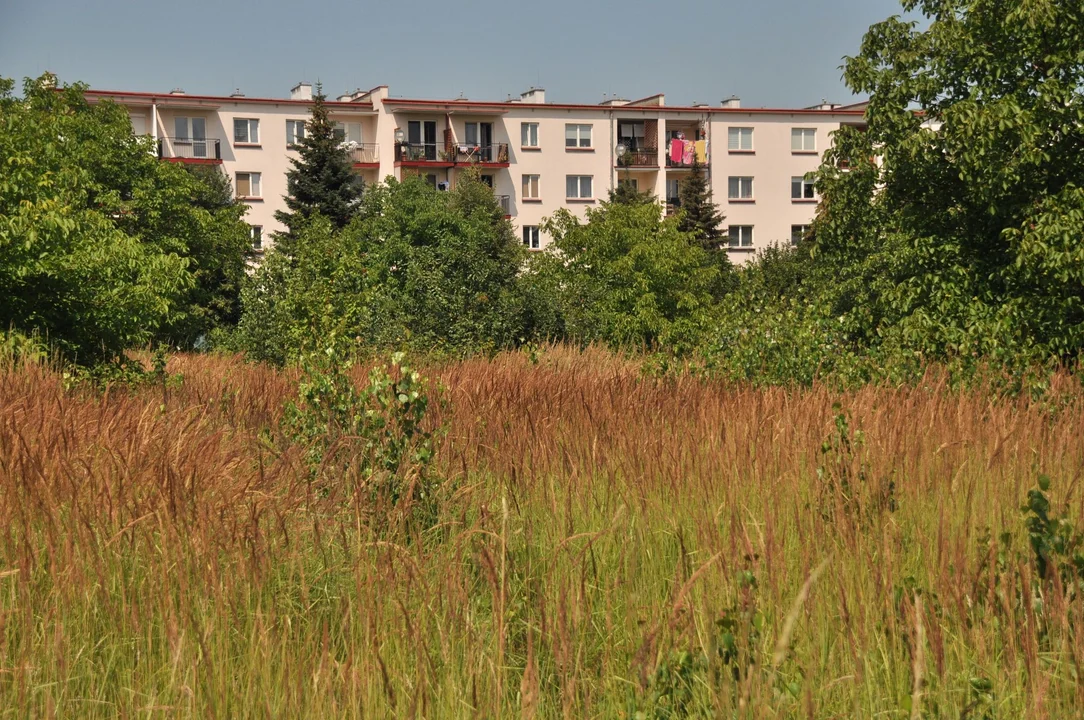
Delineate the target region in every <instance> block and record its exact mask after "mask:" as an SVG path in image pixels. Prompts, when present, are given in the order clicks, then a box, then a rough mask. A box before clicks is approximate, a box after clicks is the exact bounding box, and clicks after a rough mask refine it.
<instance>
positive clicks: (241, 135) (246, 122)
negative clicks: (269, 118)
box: [233, 118, 260, 145]
mask: <svg viewBox="0 0 1084 720" xmlns="http://www.w3.org/2000/svg"><path fill="white" fill-rule="evenodd" d="M233 141H234V142H235V143H242V144H244V143H248V144H249V145H257V144H259V142H260V121H259V120H256V119H255V118H234V119H233Z"/></svg>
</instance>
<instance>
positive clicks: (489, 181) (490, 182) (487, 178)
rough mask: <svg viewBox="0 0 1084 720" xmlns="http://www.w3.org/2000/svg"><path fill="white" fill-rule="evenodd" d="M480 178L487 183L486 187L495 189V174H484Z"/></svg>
mask: <svg viewBox="0 0 1084 720" xmlns="http://www.w3.org/2000/svg"><path fill="white" fill-rule="evenodd" d="M478 179H479V180H481V181H482V184H483V185H485V186H486V187H488V188H489V189H490V190H492V189H493V176H492V175H482V176H480V177H479V178H478Z"/></svg>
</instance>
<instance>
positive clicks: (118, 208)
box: [0, 76, 194, 362]
mask: <svg viewBox="0 0 1084 720" xmlns="http://www.w3.org/2000/svg"><path fill="white" fill-rule="evenodd" d="M13 87H14V83H13V82H12V81H10V80H3V81H0V168H3V172H2V174H0V297H2V298H3V302H0V327H2V328H3V329H5V330H6V329H8V328H13V329H15V330H18V331H21V332H24V333H38V334H40V335H42V336H44V337H45V338H46V339H48V341H50V342H51V343H53V344H54V346H56V347H57V348H59V349H60V350H61V351H63V352H64V353H65V354H67V355H68V356H69V357H72V358H76V359H78V360H79V361H83V362H92V361H96V360H100V359H111V358H114V357H116V356H118V355H120V354H121V353H123V351H124V350H125V349H127V348H128V347H131V346H132V345H134V344H138V343H142V342H145V341H146V340H148V339H150V337H151V336H152V334H153V333H154V331H155V330H156V329H157V328H159V327H162V326H163V325H164V324H165V323H167V322H168V321H169V320H170V318H171V316H173V315H174V313H175V311H176V308H177V307H178V305H180V304H181V303H183V302H184V299H185V297H186V294H187V292H188V291H189V290H190V289H191V288H192V287H193V285H194V283H193V279H192V276H191V274H190V273H189V272H188V269H187V266H188V261H187V260H186V259H185V257H184V249H185V248H184V246H183V244H181V243H177V244H174V243H172V242H171V241H170V240H169V239H166V238H157V237H155V238H144V237H141V236H140V235H139V234H136V233H133V232H129V231H128V230H129V226H130V225H132V223H134V222H136V221H135V220H133V219H132V218H131V217H130V216H131V215H132V214H133V213H138V212H142V211H144V209H145V208H146V207H147V206H148V205H153V204H154V202H155V200H156V196H155V194H154V192H153V190H149V191H148V190H147V185H148V184H149V185H150V186H151V187H152V188H153V186H154V185H155V183H154V182H153V179H154V178H156V170H155V169H156V168H157V167H158V166H159V163H158V162H157V160H155V159H153V157H152V155H151V151H152V147H151V143H150V140H149V139H146V138H136V137H133V136H132V131H131V125H130V122H129V120H128V114H127V113H126V112H125V111H124V110H123V109H121V108H119V107H116V106H113V105H111V104H108V103H106V104H102V105H97V106H91V105H88V104H87V103H86V102H85V101H84V99H83V96H82V88H80V87H72V88H66V89H63V90H56V89H54V88H53V79H52V77H51V76H45V77H43V78H40V79H38V80H27V81H26V83H25V85H24V97H23V98H16V97H14V96H13V95H12V91H13ZM105 155H108V157H105ZM144 158H145V159H146V160H147V162H148V163H149V167H150V169H149V170H147V171H146V172H142V171H141V170H142V169H143V167H144V162H143V160H144ZM133 165H134V167H133ZM109 176H112V177H114V178H122V179H124V180H125V181H122V182H119V183H110V182H108V180H109ZM146 176H150V177H151V178H152V181H150V182H149V183H143V182H138V181H136V180H137V179H142V178H145V177H146ZM128 179H132V182H130V183H129V182H126V180H128Z"/></svg>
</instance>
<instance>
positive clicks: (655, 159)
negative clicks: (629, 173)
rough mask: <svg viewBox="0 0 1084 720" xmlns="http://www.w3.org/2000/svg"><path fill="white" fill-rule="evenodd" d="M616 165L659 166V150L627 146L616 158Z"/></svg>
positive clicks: (654, 167)
mask: <svg viewBox="0 0 1084 720" xmlns="http://www.w3.org/2000/svg"><path fill="white" fill-rule="evenodd" d="M617 166H618V167H621V168H648V169H652V170H657V169H658V168H659V151H658V150H645V149H643V148H628V149H626V150H625V154H624V155H622V156H621V157H619V158H618V159H617Z"/></svg>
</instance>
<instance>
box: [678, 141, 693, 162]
mask: <svg viewBox="0 0 1084 720" xmlns="http://www.w3.org/2000/svg"><path fill="white" fill-rule="evenodd" d="M683 150H684V153H683V154H682V156H681V164H682V165H692V164H693V159H694V158H695V157H696V145H694V144H693V143H691V142H687V143H685V147H684V148H683Z"/></svg>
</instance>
